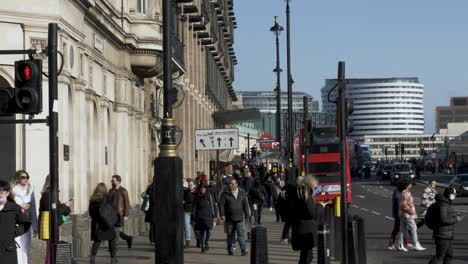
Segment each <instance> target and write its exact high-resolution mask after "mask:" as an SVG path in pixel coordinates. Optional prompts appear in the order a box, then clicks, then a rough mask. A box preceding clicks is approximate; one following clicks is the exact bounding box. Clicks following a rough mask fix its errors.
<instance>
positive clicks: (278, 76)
mask: <svg viewBox="0 0 468 264" xmlns="http://www.w3.org/2000/svg"><path fill="white" fill-rule="evenodd" d="M283 30H284V28H283V27H282V26H280V25H279V22H278V16H275V24H274V25H273V26H272V27H271V28H270V31H271V32H273V33H274V34H275V37H276V68H275V69H274V70H273V72H275V73H276V141H277V142H279V150H280V157H281V152H282V146H281V71H282V70H281V67H280V52H279V35H280V34H281V31H283Z"/></svg>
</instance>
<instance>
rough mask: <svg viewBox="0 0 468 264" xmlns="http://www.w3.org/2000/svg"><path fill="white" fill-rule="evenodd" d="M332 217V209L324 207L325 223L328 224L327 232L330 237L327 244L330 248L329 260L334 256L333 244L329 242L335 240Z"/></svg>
mask: <svg viewBox="0 0 468 264" xmlns="http://www.w3.org/2000/svg"><path fill="white" fill-rule="evenodd" d="M334 218H335V217H334V216H333V207H331V206H326V207H325V221H326V222H325V223H326V224H328V226H329V228H328V229H329V231H330V235H329V238H330V241H329V243H328V247H329V248H330V258H331V257H332V256H335V243H332V242H331V239H332V238H333V239H334V238H335V220H334Z"/></svg>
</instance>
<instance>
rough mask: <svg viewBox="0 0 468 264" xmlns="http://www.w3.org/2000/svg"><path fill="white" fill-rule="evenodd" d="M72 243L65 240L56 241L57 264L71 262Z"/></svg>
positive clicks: (69, 263)
mask: <svg viewBox="0 0 468 264" xmlns="http://www.w3.org/2000/svg"><path fill="white" fill-rule="evenodd" d="M71 248H72V245H71V244H70V243H68V242H65V241H59V242H57V251H56V253H57V258H56V261H57V264H72V257H73V256H72V249H71Z"/></svg>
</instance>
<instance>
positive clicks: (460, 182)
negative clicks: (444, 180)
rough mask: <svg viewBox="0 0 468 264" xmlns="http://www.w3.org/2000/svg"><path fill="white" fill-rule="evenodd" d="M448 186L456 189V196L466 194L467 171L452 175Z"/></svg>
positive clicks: (467, 188)
mask: <svg viewBox="0 0 468 264" xmlns="http://www.w3.org/2000/svg"><path fill="white" fill-rule="evenodd" d="M450 186H453V187H454V188H455V189H456V190H457V196H468V173H464V174H458V175H457V176H453V178H452V179H450Z"/></svg>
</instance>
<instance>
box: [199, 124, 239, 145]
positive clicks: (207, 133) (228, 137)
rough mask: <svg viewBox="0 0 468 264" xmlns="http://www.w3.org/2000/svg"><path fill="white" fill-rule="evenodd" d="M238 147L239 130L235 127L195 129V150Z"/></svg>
mask: <svg viewBox="0 0 468 264" xmlns="http://www.w3.org/2000/svg"><path fill="white" fill-rule="evenodd" d="M238 148H239V131H238V130H237V128H228V129H197V130H195V150H217V149H238Z"/></svg>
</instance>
